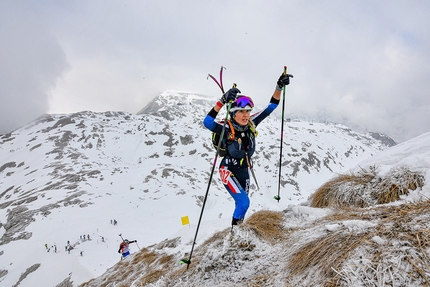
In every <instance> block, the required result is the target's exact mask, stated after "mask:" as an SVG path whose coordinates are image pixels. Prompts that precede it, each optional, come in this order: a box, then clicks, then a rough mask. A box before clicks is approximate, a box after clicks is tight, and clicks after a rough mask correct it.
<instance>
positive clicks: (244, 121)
mask: <svg viewBox="0 0 430 287" xmlns="http://www.w3.org/2000/svg"><path fill="white" fill-rule="evenodd" d="M289 77H290V75H288V74H282V75H281V76H280V77H279V80H278V82H277V85H276V89H275V91H274V92H273V95H272V97H271V99H270V103H269V105H268V106H267V107H266V108H265V109H264V110H263V111H261V112H259V113H257V114H254V115H252V116H251V110H252V109H253V108H254V103H253V102H252V99H251V98H250V97H247V96H243V95H237V94H238V93H240V91H239V90H238V89H236V88H232V89H230V90H229V91H228V92H227V93H225V94H224V95H223V96H222V97H221V99H220V100H219V101H218V102H217V103H216V105H215V106H214V107H213V108H212V110H211V111H210V112H209V113H208V114H207V115H206V117H205V119H204V120H203V124H204V126H205V127H206V128H208V129H209V130H211V131H212V132H214V133H216V134H219V135H220V134H221V133H222V130H223V129H224V128H225V129H226V130H225V132H224V140H225V141H226V142H227V148H226V150H227V155H226V156H225V157H224V158H223V159H222V161H221V164H220V167H219V173H220V177H221V180H222V182H223V184H224V186H225V188H226V189H227V191H228V192H229V193H230V195H231V196H232V197H233V199H234V201H235V206H236V207H235V209H234V212H233V219H232V223H231V224H232V225H237V224H239V223H241V222H242V221H243V219H244V218H245V214H246V212H247V210H248V208H249V204H250V201H249V197H248V191H249V184H250V180H249V178H250V176H249V167H250V165H249V163H250V160H251V157H252V155H253V154H254V151H255V144H256V141H255V127H256V126H258V125H259V124H260V123H261V122H262V121H263V120H264V119H265V118H266V117H267V116H268V115H270V114H271V113H272V112H273V111H274V110H275V109H276V107H277V106H278V104H279V100H280V98H281V91H282V89H283V87H284V86H285V85H288V84H289V83H290V78H289ZM229 102H231V106H230V119H231V124H232V127H233V128H234V138H232V134H233V132H232V131H230V129H231V128H230V125H228V124H226V125H225V127H224V125H223V124H222V123H218V122H216V120H215V119H216V117H217V115H218V113H219V111H220V110H221V108H222V107H223V106H224V105H225V104H226V103H229Z"/></svg>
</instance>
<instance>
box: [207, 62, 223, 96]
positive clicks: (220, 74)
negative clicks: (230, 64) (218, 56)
mask: <svg viewBox="0 0 430 287" xmlns="http://www.w3.org/2000/svg"><path fill="white" fill-rule="evenodd" d="M224 69H225V67H223V66H221V69H220V70H219V81H218V80H217V79H216V78H215V77H214V76H212V75H211V74H208V78H211V79H212V80H214V82H215V83H216V84H217V85H218V87H219V88H220V89H221V92H222V94H223V95H224V94H225V92H224V86H223V84H222V70H224Z"/></svg>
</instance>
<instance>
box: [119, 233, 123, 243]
mask: <svg viewBox="0 0 430 287" xmlns="http://www.w3.org/2000/svg"><path fill="white" fill-rule="evenodd" d="M118 235H119V237H121V239H122V241H123V242H124V238H122V234H121V233H120V234H118Z"/></svg>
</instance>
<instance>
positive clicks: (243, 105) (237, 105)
mask: <svg viewBox="0 0 430 287" xmlns="http://www.w3.org/2000/svg"><path fill="white" fill-rule="evenodd" d="M253 107H254V102H253V101H252V99H251V98H250V97H247V96H239V97H238V98H237V99H236V101H235V102H234V107H233V108H232V109H231V110H230V111H232V112H234V111H238V110H252V108H253Z"/></svg>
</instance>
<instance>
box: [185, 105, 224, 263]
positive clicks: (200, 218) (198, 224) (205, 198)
mask: <svg viewBox="0 0 430 287" xmlns="http://www.w3.org/2000/svg"><path fill="white" fill-rule="evenodd" d="M230 106H231V103H229V104H228V106H227V115H226V117H225V121H224V125H223V129H222V132H221V135H220V139H219V141H218V146H217V150H216V155H215V159H214V162H213V165H212V170H211V174H210V177H209V181H208V186H207V188H206V193H205V197H204V199H203V205H202V209H201V211H200V216H199V221H198V223H197V228H196V233H195V235H194V239H193V245H192V247H191V251H190V256H189V257H188V258H183V259H181V260H180V261H179V263H180V264H187V269H188V267H189V266H190V264H191V257H192V256H193V251H194V246H195V244H196V241H197V234H198V232H199V228H200V223H201V221H202V217H203V211H204V209H205V205H206V200H207V198H208V194H209V189H210V186H211V183H212V178H213V174H214V171H215V168H216V162H217V159H218V152H219V149H220V146H221V143H222V139H223V137H224V133H225V129H226V124H227V120H228V114H229V111H230Z"/></svg>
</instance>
